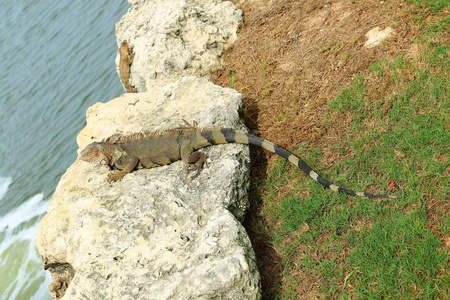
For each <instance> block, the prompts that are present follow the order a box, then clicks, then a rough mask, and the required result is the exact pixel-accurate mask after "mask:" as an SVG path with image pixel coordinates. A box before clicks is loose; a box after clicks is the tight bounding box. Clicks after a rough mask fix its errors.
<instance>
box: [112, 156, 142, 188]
mask: <svg viewBox="0 0 450 300" xmlns="http://www.w3.org/2000/svg"><path fill="white" fill-rule="evenodd" d="M138 162H139V160H138V159H137V157H133V156H128V157H123V158H122V157H121V158H120V159H119V160H118V161H117V162H116V164H115V165H114V166H115V167H116V168H118V169H120V171H113V172H111V173H109V174H108V179H107V180H108V182H112V181H117V180H121V179H122V178H123V177H124V176H125V175H127V174H128V173H130V172H131V171H133V170H134V168H136V166H137V164H138Z"/></svg>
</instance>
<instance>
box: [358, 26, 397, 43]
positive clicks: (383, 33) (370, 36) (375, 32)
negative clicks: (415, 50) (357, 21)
mask: <svg viewBox="0 0 450 300" xmlns="http://www.w3.org/2000/svg"><path fill="white" fill-rule="evenodd" d="M393 33H394V29H392V27H386V28H385V29H384V30H380V27H378V26H377V27H375V28H372V29H371V30H369V31H368V32H367V33H366V37H367V42H366V43H365V44H364V47H367V48H373V47H376V46H378V45H380V44H381V42H382V41H384V40H385V39H387V38H389V37H391V35H392V34H393Z"/></svg>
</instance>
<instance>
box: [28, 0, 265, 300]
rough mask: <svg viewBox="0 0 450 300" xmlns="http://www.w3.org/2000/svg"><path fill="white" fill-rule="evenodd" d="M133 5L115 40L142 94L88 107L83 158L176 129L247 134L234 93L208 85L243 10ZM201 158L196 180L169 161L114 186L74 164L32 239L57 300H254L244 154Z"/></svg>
mask: <svg viewBox="0 0 450 300" xmlns="http://www.w3.org/2000/svg"><path fill="white" fill-rule="evenodd" d="M129 2H130V3H131V8H130V9H129V11H128V13H127V14H126V15H125V16H124V17H123V18H122V20H120V21H119V22H118V24H117V26H116V34H117V44H118V46H120V45H121V43H122V41H123V40H127V41H128V44H129V45H130V46H131V47H132V49H133V51H134V53H135V56H134V60H133V63H132V65H131V73H130V79H129V80H130V83H131V85H132V86H134V87H135V88H136V89H137V91H138V93H126V94H124V95H123V96H121V97H119V98H116V99H113V100H111V101H109V102H107V103H97V104H95V105H94V106H92V107H91V108H89V109H88V111H87V113H86V121H87V125H86V127H85V128H84V129H83V130H82V131H81V132H80V134H79V135H78V137H77V143H78V145H79V147H80V148H79V150H81V149H83V148H84V147H85V146H86V145H87V144H89V143H90V142H92V141H99V140H102V139H104V138H107V137H109V136H111V135H112V134H115V133H121V134H128V133H133V132H140V131H143V130H145V131H162V130H165V129H169V128H174V127H179V126H180V125H182V124H183V120H187V121H189V122H192V121H197V122H198V126H199V127H214V126H226V127H234V128H240V129H245V127H244V126H243V125H242V123H241V120H240V115H239V112H240V109H241V105H242V98H241V95H240V94H239V93H237V92H236V91H235V90H232V89H228V88H223V87H220V86H217V85H214V84H213V83H211V82H210V81H209V79H208V76H209V75H208V74H209V73H210V71H212V70H214V69H216V68H218V67H220V65H221V63H220V55H221V53H222V51H223V49H225V48H226V47H228V46H229V45H231V44H232V43H233V42H234V40H235V39H236V38H237V34H236V33H237V30H238V28H239V26H240V24H241V22H242V16H241V12H240V11H239V10H238V9H236V8H235V7H234V5H233V4H231V3H230V2H221V1H214V0H207V1H205V0H190V1H189V0H185V1H162V0H160V1H158V0H141V1H129ZM118 62H119V57H118V59H117V63H118ZM204 152H205V153H206V155H207V157H208V166H207V167H206V168H205V169H204V170H203V171H202V173H201V175H200V176H199V177H197V178H196V179H195V180H192V181H191V180H190V179H189V178H188V177H187V176H186V174H185V171H186V167H185V165H184V164H183V163H182V162H175V163H173V164H171V165H169V166H164V167H159V168H154V169H142V170H138V171H135V172H133V173H130V174H128V175H126V176H125V177H124V179H123V180H122V181H120V182H115V183H112V184H110V183H108V182H107V181H106V177H107V174H108V172H110V171H109V169H108V168H107V167H105V166H100V165H94V164H89V163H86V162H83V161H80V160H78V159H77V160H76V161H75V162H74V163H73V164H72V165H71V166H70V167H69V168H68V170H67V171H66V173H65V174H64V175H63V176H62V178H61V180H60V182H59V184H58V186H57V188H56V192H55V195H54V197H53V199H52V200H51V202H50V205H49V208H48V212H47V214H46V215H45V217H44V218H43V220H42V221H41V222H40V224H39V228H38V232H37V236H36V244H37V247H38V251H39V253H40V255H41V256H42V259H43V261H44V267H45V268H46V269H48V270H49V271H50V272H51V273H52V279H53V281H52V283H51V284H50V285H49V288H50V293H51V294H52V296H53V298H55V299H259V298H260V297H261V296H260V295H261V292H260V279H259V274H258V271H257V267H256V263H255V255H254V252H253V249H252V247H251V244H250V241H249V239H248V236H247V234H246V232H245V230H244V228H243V227H242V225H241V223H240V222H241V221H242V220H243V218H244V216H245V212H246V209H247V208H248V205H249V204H248V199H247V189H248V185H249V172H248V167H249V152H248V147H246V146H244V145H220V146H214V147H210V148H206V149H204Z"/></svg>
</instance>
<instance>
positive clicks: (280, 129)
mask: <svg viewBox="0 0 450 300" xmlns="http://www.w3.org/2000/svg"><path fill="white" fill-rule="evenodd" d="M234 2H235V4H236V5H237V6H238V7H239V8H240V9H241V10H242V11H243V16H244V24H243V26H242V28H241V29H240V33H239V40H238V41H237V42H236V43H235V44H234V45H233V46H232V48H231V49H228V50H227V51H226V52H225V54H224V56H223V59H224V65H225V67H224V69H223V70H220V71H218V72H217V73H215V74H214V76H215V79H214V80H215V82H216V83H217V84H220V85H222V86H227V87H230V84H231V76H230V74H232V73H233V72H234V73H235V75H236V78H237V81H236V83H235V86H234V88H235V89H236V90H238V91H239V92H240V93H241V94H242V95H243V97H244V117H245V122H246V124H247V126H248V127H249V128H250V131H251V132H252V133H254V134H257V135H259V136H261V137H263V138H266V139H268V140H270V141H272V142H275V143H277V144H279V145H280V146H282V147H285V148H287V149H288V150H295V149H298V145H300V144H301V143H306V142H307V143H308V147H309V148H311V149H314V148H318V149H321V151H322V158H323V160H322V161H321V164H322V165H323V166H331V165H332V164H333V162H334V161H335V160H338V159H340V158H339V156H340V155H342V154H339V153H335V152H333V151H332V145H334V144H337V143H339V141H340V140H341V139H342V138H343V137H346V136H347V135H348V134H349V133H348V129H349V128H350V126H351V120H349V119H348V117H347V116H346V114H345V113H344V114H343V115H342V116H339V118H338V120H339V122H337V124H334V125H333V126H329V125H327V121H328V120H327V118H329V114H328V117H326V116H327V114H326V113H325V112H326V110H327V106H328V103H329V102H330V101H332V100H333V99H334V98H335V97H336V96H337V95H338V93H339V92H340V91H342V89H344V88H345V87H347V86H349V85H350V84H351V83H352V81H353V80H354V78H355V75H357V74H363V73H367V72H368V70H369V66H370V65H372V64H373V63H374V62H376V61H379V60H380V59H388V60H389V59H393V58H394V57H395V56H396V55H399V54H400V55H408V56H414V55H416V54H417V53H418V51H419V49H418V48H417V45H413V44H412V43H411V41H412V40H413V39H414V38H415V37H416V36H417V35H418V29H417V28H416V26H415V25H414V24H413V22H410V21H408V20H409V19H410V18H411V14H412V13H413V8H412V5H411V4H409V3H407V2H405V1H401V0H394V1H379V0H377V1H371V0H364V1H360V0H356V1H351V0H330V1H317V0H309V1H308V0H303V1H302V0H299V1H287V0H278V1H268V0H253V1H234ZM377 26H378V27H380V28H381V29H384V28H385V27H387V26H391V27H393V28H394V29H395V34H394V35H393V37H391V38H390V39H389V40H388V41H387V42H385V43H383V44H382V45H380V46H378V47H375V48H371V49H366V48H365V47H363V45H364V43H365V42H366V40H367V38H366V37H365V34H366V33H367V32H368V31H369V30H370V29H372V28H374V27H377ZM387 88H390V87H387ZM387 92H390V91H386V90H383V87H380V93H387ZM389 107H390V104H389V103H385V110H388V109H389ZM273 158H274V156H273V155H271V154H269V153H266V152H263V151H260V150H257V149H252V170H251V176H252V178H253V180H254V182H255V184H252V187H251V190H250V195H251V201H252V205H253V206H252V209H251V212H250V213H249V215H248V218H247V220H246V227H247V230H248V231H249V235H250V238H251V240H252V243H253V246H254V248H255V251H256V255H257V261H258V267H259V270H260V272H261V276H262V286H263V295H264V298H266V299H269V298H272V297H273V296H274V295H275V294H277V289H278V287H279V282H280V280H281V271H282V266H281V262H280V258H279V257H278V255H277V252H276V249H274V248H273V247H272V245H270V244H268V243H267V242H266V241H267V240H270V238H268V237H269V236H270V232H267V230H266V229H262V228H267V226H265V225H268V228H270V224H268V223H269V221H268V220H266V219H265V218H264V217H263V216H262V215H261V214H260V211H261V210H262V209H263V206H264V203H262V201H261V194H262V193H264V191H261V190H260V189H258V188H257V186H258V182H260V181H262V180H264V179H265V178H266V174H267V165H268V162H269V161H270V160H272V159H273ZM257 224H263V226H258V225H257ZM269 230H270V229H269ZM303 276H305V282H309V283H310V285H309V286H311V287H312V288H310V289H309V290H304V291H302V290H299V291H297V292H298V293H299V295H300V298H302V299H307V298H311V299H314V298H316V297H317V296H318V295H320V293H319V291H318V290H316V288H317V289H318V288H319V287H318V285H317V284H316V285H314V284H311V283H314V281H315V280H316V279H315V278H313V277H312V278H308V274H303Z"/></svg>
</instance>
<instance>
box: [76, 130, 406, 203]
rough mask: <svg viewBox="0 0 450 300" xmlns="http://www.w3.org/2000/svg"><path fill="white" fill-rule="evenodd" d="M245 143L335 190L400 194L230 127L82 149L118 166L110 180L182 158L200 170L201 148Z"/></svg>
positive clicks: (117, 139) (90, 158) (86, 156)
mask: <svg viewBox="0 0 450 300" xmlns="http://www.w3.org/2000/svg"><path fill="white" fill-rule="evenodd" d="M229 143H235V144H246V145H253V146H256V147H261V148H263V149H266V150H268V151H270V152H273V153H276V154H278V155H280V156H281V157H283V158H285V159H287V160H289V161H290V162H291V163H292V164H294V165H296V166H297V167H299V168H300V169H302V171H303V172H305V173H306V174H308V175H309V176H310V177H311V178H312V179H314V180H315V181H317V182H318V183H320V184H321V185H323V186H324V187H326V188H328V189H331V190H333V191H337V192H342V193H347V194H350V195H357V196H362V197H376V198H398V197H397V196H391V195H386V194H372V193H366V192H356V191H353V190H350V189H347V188H343V187H340V186H337V185H335V184H332V183H330V182H328V181H327V180H325V179H323V178H322V177H321V176H319V175H318V174H317V173H316V172H315V171H314V170H313V169H311V167H309V166H308V165H307V164H306V163H305V162H304V161H303V160H301V159H299V158H298V157H296V156H295V155H293V154H292V153H290V152H289V151H287V150H285V149H283V148H281V147H280V146H278V145H275V144H273V143H271V142H269V141H267V140H265V139H263V138H260V137H257V136H255V135H252V134H249V133H246V132H244V131H241V130H236V129H230V128H212V129H198V128H197V127H193V126H191V127H185V128H178V129H171V130H167V131H163V132H160V133H138V134H133V135H129V136H117V135H113V136H112V137H110V138H107V139H106V140H104V141H102V142H94V143H91V144H90V145H88V146H87V147H86V148H85V149H84V150H83V151H81V153H80V159H81V160H83V161H87V162H95V163H100V164H102V165H109V166H110V167H111V168H113V169H116V170H115V171H113V172H111V173H110V174H109V175H108V179H107V180H108V181H109V182H111V181H117V180H120V179H122V178H123V177H124V176H125V175H126V174H128V173H130V172H132V171H133V170H134V169H136V168H154V167H158V166H163V165H168V164H171V163H173V162H175V161H178V160H180V159H181V160H182V161H183V162H184V163H186V164H187V165H188V168H187V173H189V172H190V171H192V170H195V171H197V173H196V174H195V175H194V176H193V178H194V177H196V176H198V174H199V173H200V171H201V169H202V168H203V165H204V164H205V163H206V155H205V154H204V153H202V152H199V151H196V150H198V149H201V148H204V147H208V146H211V145H218V144H229Z"/></svg>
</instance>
